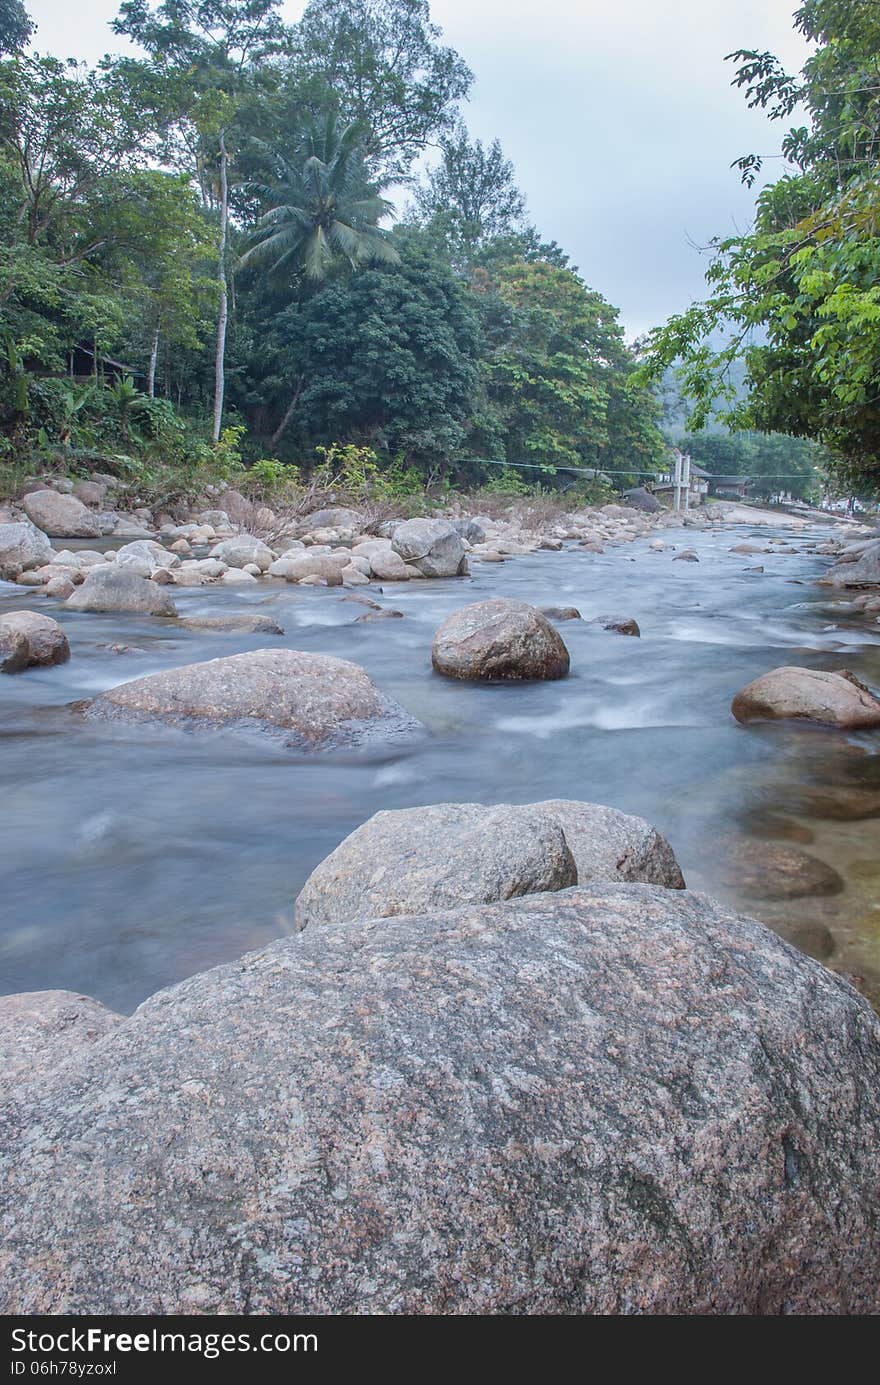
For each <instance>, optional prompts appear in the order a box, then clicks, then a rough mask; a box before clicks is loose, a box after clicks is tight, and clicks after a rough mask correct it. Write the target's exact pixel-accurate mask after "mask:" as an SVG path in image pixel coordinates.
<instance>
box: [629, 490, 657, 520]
mask: <svg viewBox="0 0 880 1385" xmlns="http://www.w3.org/2000/svg"><path fill="white" fill-rule="evenodd" d="M623 498H624V500H625V501H626V503H627V505H628V506H630V508H631V509H633V510H642V511H643V512H644V513H645V514H649V515H653V514H656V513H657V511H658V510H659V509H660V501H659V500H658V499H657V497H656V495H652V494H651V492H650V491H649V490H646V489H645V487H644V486H634V487H633V488H632V489H631V490H628V491H624V492H623Z"/></svg>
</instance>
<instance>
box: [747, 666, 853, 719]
mask: <svg viewBox="0 0 880 1385" xmlns="http://www.w3.org/2000/svg"><path fill="white" fill-rule="evenodd" d="M730 710H731V711H732V713H733V715H734V716H735V717H736V719H737V721H739V722H749V721H759V720H771V721H776V720H781V719H794V720H799V721H817V722H822V723H824V724H826V725H828V726H838V727H841V728H842V729H845V730H853V729H856V728H858V727H870V726H880V700H878V699H877V698H876V697H875V696H874V694H873V693H872V692H871V691H870V690H869V689H868V688H866V687H865V685H864V684H863V683H860V682H859V680H858V679H857V678H856V677H855V676H854V674H852V673H850V672H849V670H848V669H840V670H838V671H837V672H836V673H825V672H822V671H821V670H819V669H811V668H797V667H783V668H776V669H773V670H772V671H771V672H770V673H765V674H762V675H761V677H760V678H756V679H755V680H754V681H753V682H751V683H749V684H748V685H747V686H746V687H744V688H742V689H741V690H740V692H738V693H737V695H736V697H735V698H734V699H733V702H732V703H731V707H730Z"/></svg>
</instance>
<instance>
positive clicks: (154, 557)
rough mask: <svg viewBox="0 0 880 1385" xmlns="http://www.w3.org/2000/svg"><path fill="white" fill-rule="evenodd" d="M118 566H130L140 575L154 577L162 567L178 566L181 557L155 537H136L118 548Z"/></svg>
mask: <svg viewBox="0 0 880 1385" xmlns="http://www.w3.org/2000/svg"><path fill="white" fill-rule="evenodd" d="M116 566H117V567H119V568H130V569H131V571H132V572H136V573H137V574H138V576H140V577H152V575H153V573H155V572H158V571H159V569H160V568H164V569H168V568H176V567H179V566H180V559H179V558H178V556H177V554H176V553H172V552H171V551H170V550H169V549H167V548H164V547H163V546H162V544H161V543H157V542H156V540H155V539H135V541H134V542H133V543H124V544H123V545H122V547H121V548H118V549H117V550H116Z"/></svg>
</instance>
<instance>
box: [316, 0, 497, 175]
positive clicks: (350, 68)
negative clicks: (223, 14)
mask: <svg viewBox="0 0 880 1385" xmlns="http://www.w3.org/2000/svg"><path fill="white" fill-rule="evenodd" d="M440 38H441V30H440V29H439V28H438V27H437V26H436V25H435V24H432V23H431V14H430V8H429V5H428V0H311V3H310V4H308V5H307V6H306V9H305V12H304V14H303V16H302V19H301V20H300V22H299V24H298V25H297V26H296V30H295V33H294V64H293V68H292V71H291V78H292V84H293V87H294V89H295V91H296V94H297V96H298V98H299V99H300V100H306V101H309V102H311V103H312V105H313V107H314V109H315V110H316V112H323V111H328V110H329V111H333V112H335V113H336V114H337V116H338V118H339V120H340V122H341V123H342V124H344V125H348V124H356V125H358V126H359V127H360V128H361V129H362V130H364V131H365V146H366V155H367V160H368V163H369V166H370V170H371V172H372V174H373V175H374V176H375V177H376V178H377V179H378V180H379V181H381V182H385V183H388V182H390V181H396V180H399V179H401V178H405V177H406V175H407V174H408V172H409V169H410V167H411V165H412V163H413V160H414V159H415V158H416V157H417V156H418V155H419V154H420V153H421V152H422V150H423V149H424V148H425V146H426V145H427V144H428V142H429V141H430V140H432V139H434V138H436V136H437V135H439V134H442V133H443V132H444V131H445V130H448V129H450V128H451V126H452V124H453V121H454V119H455V108H456V103H457V102H458V101H460V100H462V99H463V98H464V97H465V96H466V95H467V93H468V90H469V88H470V85H471V82H472V81H473V76H472V74H471V72H470V70H469V69H468V67H467V66H466V64H465V63H464V62H463V61H462V59H461V58H460V57H459V56H458V54H457V53H456V52H455V51H454V49H452V48H446V47H444V46H443V45H442V44H441V43H440Z"/></svg>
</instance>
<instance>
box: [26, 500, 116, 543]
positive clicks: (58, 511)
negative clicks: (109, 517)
mask: <svg viewBox="0 0 880 1385" xmlns="http://www.w3.org/2000/svg"><path fill="white" fill-rule="evenodd" d="M21 503H22V508H23V510H24V512H25V514H26V515H27V517H28V519H29V520H31V521H32V522H33V523H34V524H36V525H37V527H38V528H39V529H42V531H43V533H44V534H48V535H49V536H50V537H51V538H53V539H95V538H97V537H98V536H99V535H100V534H101V533H102V532H103V530H102V528H101V522H100V520H99V519H98V517H97V515H95V514H93V513H92V511H91V510H89V509H87V507H86V506H85V505H84V504H83V503H82V501H81V500H77V498H76V496H75V495H60V494H59V493H58V491H50V490H42V491H31V493H30V495H26V496H25V497H24V499H23V500H22V502H21Z"/></svg>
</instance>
